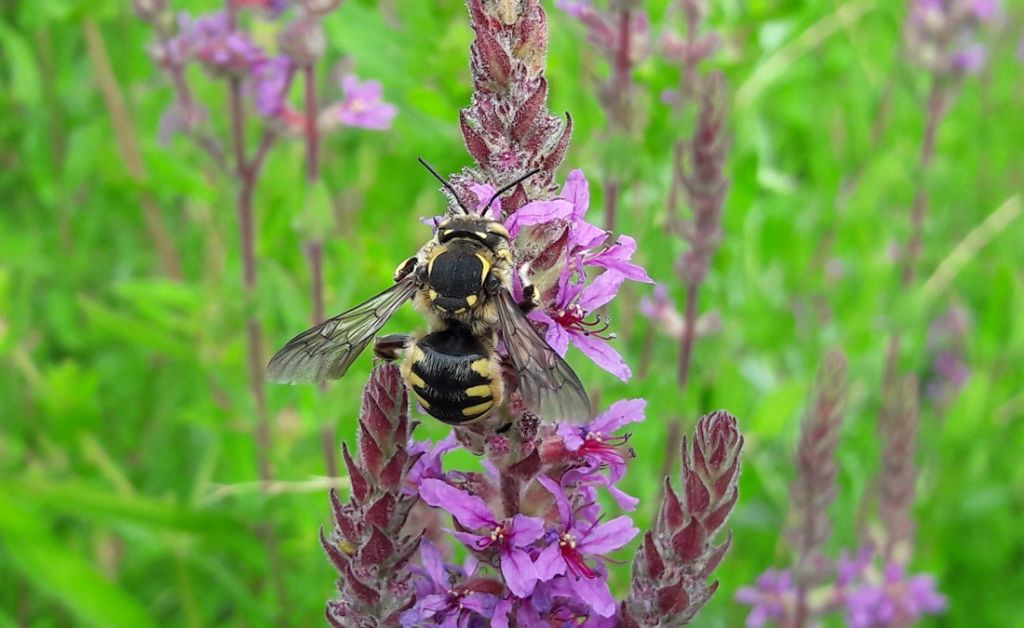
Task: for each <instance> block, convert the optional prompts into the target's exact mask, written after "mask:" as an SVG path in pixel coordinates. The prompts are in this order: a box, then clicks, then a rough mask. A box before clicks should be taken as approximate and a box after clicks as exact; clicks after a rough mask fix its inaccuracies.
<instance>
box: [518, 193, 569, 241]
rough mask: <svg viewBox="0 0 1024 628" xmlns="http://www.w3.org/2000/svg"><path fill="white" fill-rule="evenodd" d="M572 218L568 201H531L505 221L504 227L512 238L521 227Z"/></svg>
mask: <svg viewBox="0 0 1024 628" xmlns="http://www.w3.org/2000/svg"><path fill="white" fill-rule="evenodd" d="M570 216H572V205H571V204H569V202H568V201H565V200H563V199H560V198H556V199H553V200H550V201H532V202H530V203H527V204H526V205H523V206H522V207H520V208H519V209H518V210H517V211H516V213H514V214H512V215H511V216H510V217H509V218H508V220H506V221H505V227H506V228H507V229H508V232H509V234H510V235H511V236H512V237H513V238H514V237H516V235H518V234H519V231H520V230H521V229H522V228H523V227H527V226H530V225H539V224H543V223H547V222H551V221H552V220H559V219H563V220H564V219H566V218H569V217H570Z"/></svg>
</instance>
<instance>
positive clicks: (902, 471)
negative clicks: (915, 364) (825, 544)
mask: <svg viewBox="0 0 1024 628" xmlns="http://www.w3.org/2000/svg"><path fill="white" fill-rule="evenodd" d="M888 388H889V390H887V391H886V394H885V400H884V402H883V407H882V410H881V412H880V413H879V417H878V432H879V437H880V439H881V441H882V469H881V472H880V473H879V477H878V488H879V497H878V515H879V518H880V519H881V520H882V526H883V528H884V535H883V539H882V542H881V544H880V545H881V547H882V548H883V556H884V557H885V559H886V560H887V561H893V562H898V563H900V564H906V563H907V562H909V560H910V556H911V552H912V549H913V540H914V531H915V527H916V526H915V525H914V519H913V516H912V514H913V513H912V510H913V506H914V496H915V493H916V488H917V464H916V462H915V460H914V458H915V456H916V452H917V431H918V407H917V396H918V386H917V379H916V378H915V377H912V376H907V377H905V378H902V379H900V380H898V381H897V382H895V383H894V384H892V385H891V386H889V387H888Z"/></svg>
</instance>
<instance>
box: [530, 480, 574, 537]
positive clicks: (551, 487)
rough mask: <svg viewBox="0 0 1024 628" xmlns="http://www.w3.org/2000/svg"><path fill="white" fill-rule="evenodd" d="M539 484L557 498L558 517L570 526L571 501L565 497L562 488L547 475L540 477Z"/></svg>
mask: <svg viewBox="0 0 1024 628" xmlns="http://www.w3.org/2000/svg"><path fill="white" fill-rule="evenodd" d="M537 482H539V483H540V485H541V486H543V487H544V488H546V489H548V491H549V492H550V493H551V494H552V495H553V496H554V497H555V505H557V506H558V516H559V517H561V519H562V523H563V524H565V525H566V526H569V525H570V523H571V522H572V508H571V507H570V506H569V499H568V498H567V497H566V496H565V491H564V490H562V486H561V485H560V484H559V483H558V482H555V481H554V480H552V479H551V478H549V477H548V476H546V475H538V476H537Z"/></svg>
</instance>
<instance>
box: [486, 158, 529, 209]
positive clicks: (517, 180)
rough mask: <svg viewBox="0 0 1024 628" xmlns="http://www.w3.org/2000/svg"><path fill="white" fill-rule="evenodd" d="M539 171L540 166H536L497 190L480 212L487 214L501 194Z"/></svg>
mask: <svg viewBox="0 0 1024 628" xmlns="http://www.w3.org/2000/svg"><path fill="white" fill-rule="evenodd" d="M538 172H540V168H536V169H534V170H531V171H529V172H527V173H526V174H524V175H523V176H521V177H519V178H518V179H516V180H515V181H513V182H512V183H509V184H508V185H506V186H505V187H503V188H501V189H500V190H498V191H497V192H495V193H494V196H492V197H491V200H489V201H487V204H486V205H484V208H483V211H481V212H480V213H481V214H486V213H487V210H488V209H490V208H491V203H493V202H494V201H496V200H498V197H499V196H501V195H502V194H504V193H505V192H508V191H509V190H511V189H512V188H514V187H516V186H517V185H519V184H520V183H522V182H523V181H526V180H527V179H529V178H530V177H532V176H533V175H535V174H537V173H538Z"/></svg>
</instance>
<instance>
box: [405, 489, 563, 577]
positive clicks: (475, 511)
mask: <svg viewBox="0 0 1024 628" xmlns="http://www.w3.org/2000/svg"><path fill="white" fill-rule="evenodd" d="M420 497H421V498H422V499H423V501H425V502H426V503H428V504H430V505H431V506H434V507H436V508H443V509H444V510H446V511H448V512H449V513H451V515H452V517H454V518H455V520H456V521H458V522H459V524H460V525H461V526H462V527H464V528H465V529H467V530H476V531H477V532H455V533H453V535H454V536H455V537H456V538H457V539H459V541H461V542H462V543H463V544H465V545H466V546H467V547H469V548H470V549H472V550H475V551H477V552H485V551H487V550H489V549H492V548H493V549H495V550H497V552H498V556H499V560H500V561H501V574H502V576H504V578H505V584H506V585H508V588H509V590H510V591H511V592H512V593H513V594H514V595H516V596H517V597H526V596H527V595H529V594H530V593H531V592H532V591H533V587H534V585H535V584H536V583H537V573H536V571H535V570H534V565H533V560H532V559H531V558H530V554H529V553H528V552H527V551H526V550H525V549H524V548H526V547H528V546H529V545H530V544H531V543H533V542H534V541H536V540H537V539H539V538H540V537H541V535H543V534H544V521H543V520H542V519H538V518H536V517H527V516H525V515H521V514H517V515H515V516H513V517H512V518H511V519H503V520H499V519H498V518H497V517H495V516H494V514H493V513H492V512H491V509H490V508H489V507H488V506H487V504H486V503H484V500H482V499H480V498H479V497H477V496H476V495H470V494H469V493H466V492H464V491H461V490H459V489H457V488H455V487H454V486H451V485H450V484H446V483H445V482H444V481H442V480H437V479H433V478H426V479H424V480H422V481H421V482H420ZM481 531H482V532H481Z"/></svg>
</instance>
